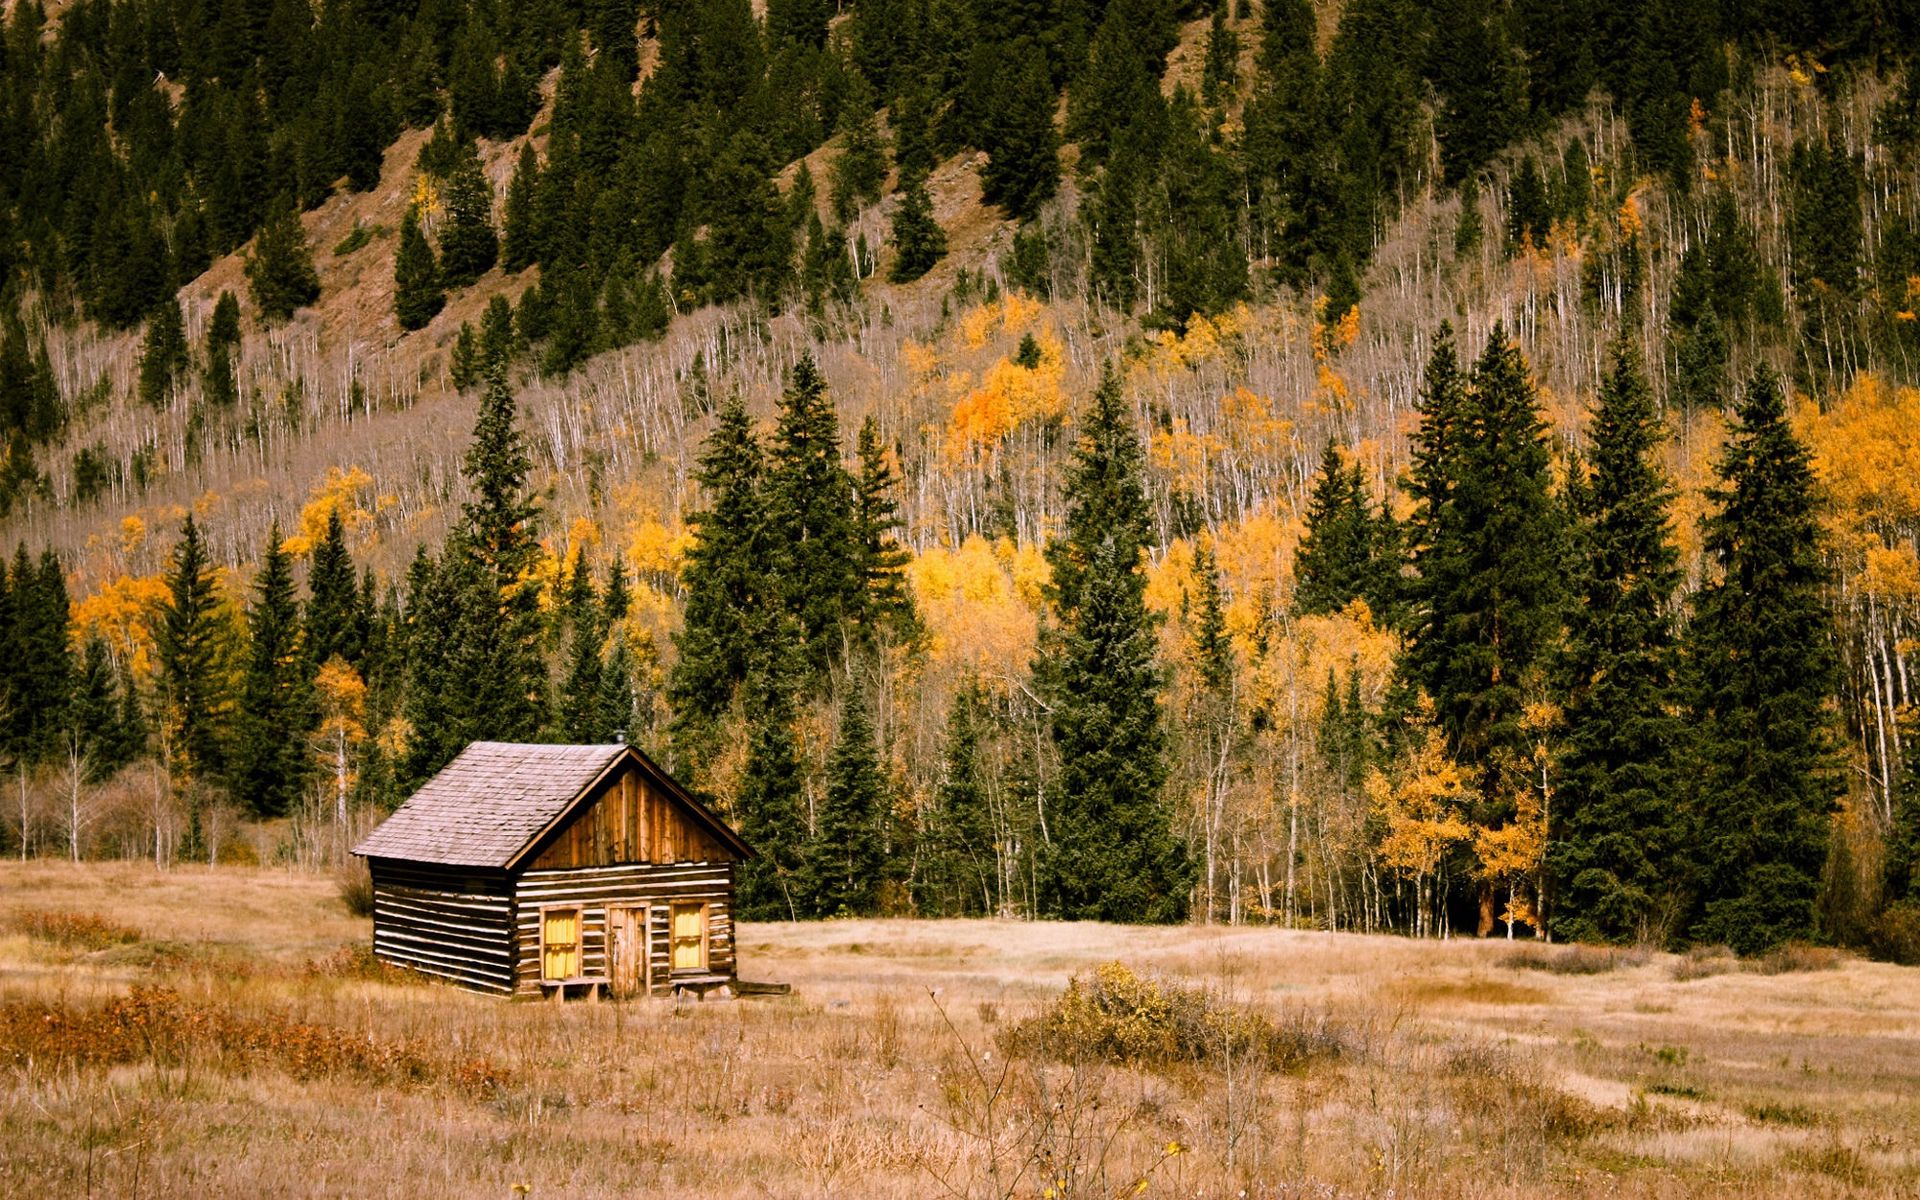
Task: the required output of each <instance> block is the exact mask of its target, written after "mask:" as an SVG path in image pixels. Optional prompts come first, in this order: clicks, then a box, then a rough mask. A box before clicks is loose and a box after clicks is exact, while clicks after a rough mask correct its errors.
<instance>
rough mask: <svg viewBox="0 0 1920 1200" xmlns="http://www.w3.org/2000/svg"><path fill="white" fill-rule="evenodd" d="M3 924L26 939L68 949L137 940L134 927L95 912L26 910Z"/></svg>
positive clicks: (95, 948)
mask: <svg viewBox="0 0 1920 1200" xmlns="http://www.w3.org/2000/svg"><path fill="white" fill-rule="evenodd" d="M7 924H8V926H9V927H11V928H12V929H13V930H14V931H16V932H18V933H24V934H26V935H27V936H28V937H30V938H37V939H39V940H40V941H43V942H52V943H54V944H55V945H57V946H65V947H67V948H68V949H71V950H107V949H110V948H112V947H114V946H125V945H128V944H130V943H133V942H137V941H139V940H140V931H139V930H138V929H135V928H133V927H132V926H130V925H122V924H120V923H119V922H118V921H111V920H108V919H107V918H106V917H103V916H101V915H99V914H98V913H70V912H54V911H51V910H29V911H23V912H16V913H14V914H13V915H12V916H11V917H10V918H9V919H8V921H7Z"/></svg>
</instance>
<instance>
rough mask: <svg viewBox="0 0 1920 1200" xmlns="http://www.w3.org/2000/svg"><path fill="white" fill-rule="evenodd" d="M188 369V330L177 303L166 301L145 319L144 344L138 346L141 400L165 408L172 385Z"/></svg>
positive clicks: (155, 406) (171, 391) (171, 393)
mask: <svg viewBox="0 0 1920 1200" xmlns="http://www.w3.org/2000/svg"><path fill="white" fill-rule="evenodd" d="M186 369H187V329H186V322H185V320H184V319H183V318H182V317H181V316H180V303H179V301H177V300H168V301H165V302H164V303H162V304H161V305H159V307H157V308H155V309H154V310H153V315H152V316H150V317H148V318H147V336H146V340H145V341H143V342H142V343H141V345H140V399H141V400H143V401H145V402H146V403H147V404H148V405H150V406H152V407H154V408H165V407H166V406H167V401H168V400H169V399H170V398H171V397H172V395H173V384H174V381H175V380H176V379H178V378H179V377H180V374H181V372H183V371H185V370H186Z"/></svg>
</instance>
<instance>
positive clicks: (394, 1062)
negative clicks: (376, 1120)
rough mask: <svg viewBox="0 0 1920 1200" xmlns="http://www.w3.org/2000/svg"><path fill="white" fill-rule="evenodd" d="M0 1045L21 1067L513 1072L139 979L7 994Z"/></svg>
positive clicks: (498, 1075) (429, 1078)
mask: <svg viewBox="0 0 1920 1200" xmlns="http://www.w3.org/2000/svg"><path fill="white" fill-rule="evenodd" d="M0 1054H4V1056H5V1061H7V1062H9V1063H10V1064H11V1065H13V1066H16V1067H21V1068H26V1067H30V1066H37V1067H38V1068H40V1069H43V1070H44V1069H45V1068H46V1067H47V1066H49V1065H52V1066H59V1067H71V1068H77V1069H91V1068H101V1067H113V1066H121V1065H124V1064H127V1063H139V1062H152V1063H155V1064H158V1065H163V1066H184V1065H188V1064H192V1063H210V1064H213V1065H217V1066H220V1067H223V1068H226V1069H229V1070H231V1069H234V1068H239V1069H266V1068H270V1069H275V1070H279V1071H281V1072H283V1073H284V1074H286V1075H289V1076H291V1077H293V1078H294V1079H299V1080H314V1079H326V1078H329V1077H332V1076H337V1075H346V1076H350V1077H352V1078H355V1079H358V1080H361V1081H363V1082H366V1083H372V1084H377V1085H385V1086H393V1085H418V1086H423V1087H436V1086H437V1087H449V1088H452V1089H453V1090H455V1091H458V1092H463V1093H466V1094H468V1095H485V1094H489V1093H492V1092H493V1091H495V1090H497V1089H498V1088H499V1087H501V1086H502V1085H503V1084H504V1083H505V1082H506V1081H507V1076H506V1072H505V1071H504V1070H502V1069H501V1068H500V1067H498V1066H496V1065H494V1064H493V1063H492V1062H490V1061H488V1060H487V1059H485V1058H480V1057H471V1058H464V1059H450V1058H447V1057H445V1056H444V1055H442V1054H440V1053H438V1052H436V1051H435V1050H433V1049H431V1048H429V1047H427V1046H425V1045H423V1044H419V1043H415V1042H409V1041H404V1040H400V1039H394V1038H381V1037H378V1036H375V1035H372V1034H358V1033H353V1032H350V1031H348V1030H345V1029H341V1028H339V1027H338V1026H333V1025H321V1024H317V1023H313V1022H306V1021H296V1020H294V1019H293V1018H291V1017H289V1016H287V1015H286V1014H285V1013H268V1014H263V1015H252V1014H246V1013H242V1012H239V1011H237V1010H235V1009H233V1008H231V1007H228V1006H225V1005H220V1004H214V1003H207V1002H200V1003H190V1002H188V1001H186V1000H183V999H182V998H181V996H180V994H179V993H178V992H175V991H174V990H173V989H171V988H166V987H150V986H135V987H134V988H133V990H132V991H131V992H130V993H129V994H127V995H125V996H121V997H118V998H116V999H113V1000H110V1001H107V1002H105V1003H103V1004H94V1005H73V1004H36V1003H31V1002H23V1001H7V1002H4V1003H0Z"/></svg>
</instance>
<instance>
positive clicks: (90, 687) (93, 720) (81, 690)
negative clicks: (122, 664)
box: [68, 634, 140, 783]
mask: <svg viewBox="0 0 1920 1200" xmlns="http://www.w3.org/2000/svg"><path fill="white" fill-rule="evenodd" d="M68 723H69V725H70V728H71V732H72V736H73V737H74V738H75V739H76V741H77V743H78V747H79V750H80V752H81V754H82V755H83V756H84V757H85V759H86V762H87V778H88V779H89V780H90V781H91V782H94V783H98V782H100V781H102V780H105V779H110V778H112V777H113V775H114V774H116V773H117V772H118V771H119V770H120V769H121V768H122V767H124V766H126V765H127V764H128V763H130V762H132V761H133V760H134V758H135V757H137V756H138V754H139V752H140V747H139V746H137V745H136V744H135V743H134V740H133V736H132V731H131V730H129V729H128V728H127V727H126V709H125V701H124V700H123V698H122V696H121V693H120V676H119V673H118V672H116V671H115V670H114V667H113V654H112V651H111V650H109V649H108V647H107V643H106V639H105V638H102V637H100V636H99V635H98V634H94V635H92V636H89V637H88V638H87V640H86V645H85V646H84V647H83V648H82V650H81V656H80V673H79V676H78V678H77V679H76V681H75V684H74V689H73V701H72V705H71V708H70V716H69V718H68Z"/></svg>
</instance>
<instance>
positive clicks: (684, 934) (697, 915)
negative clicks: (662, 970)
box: [672, 904, 707, 971]
mask: <svg viewBox="0 0 1920 1200" xmlns="http://www.w3.org/2000/svg"><path fill="white" fill-rule="evenodd" d="M672 912H673V969H674V970H675V971H705V970H706V969H707V906H706V905H704V904H676V905H674V906H673V910H672Z"/></svg>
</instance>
